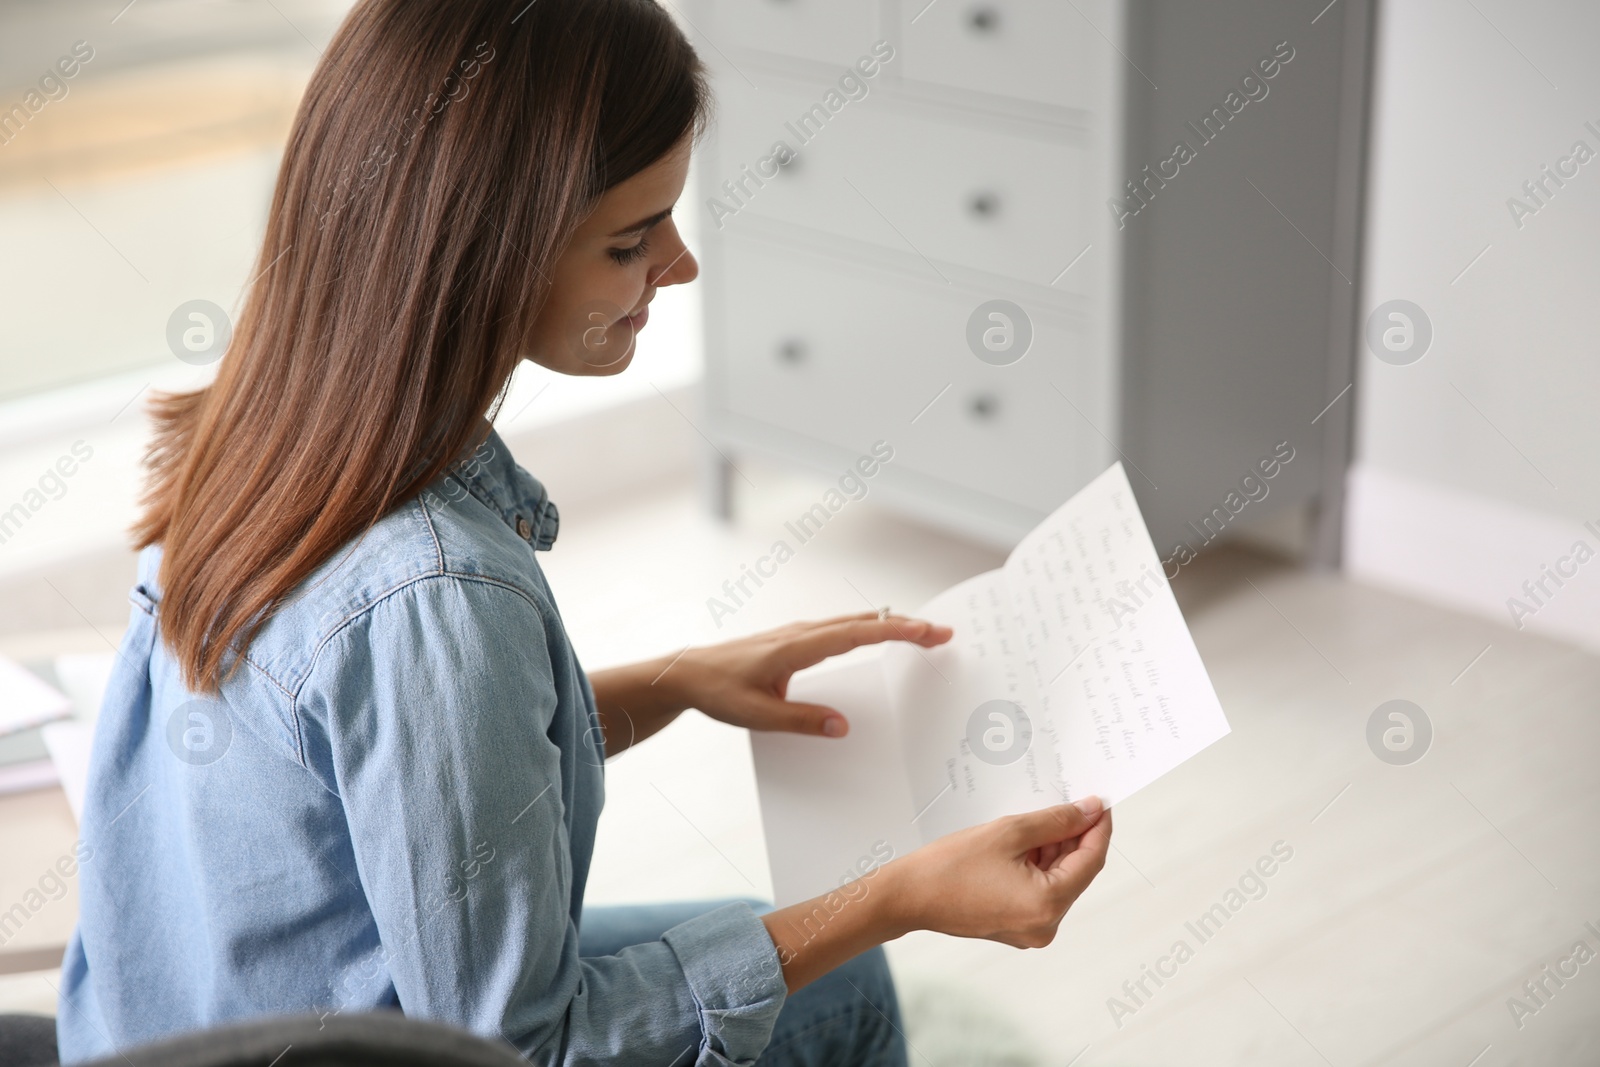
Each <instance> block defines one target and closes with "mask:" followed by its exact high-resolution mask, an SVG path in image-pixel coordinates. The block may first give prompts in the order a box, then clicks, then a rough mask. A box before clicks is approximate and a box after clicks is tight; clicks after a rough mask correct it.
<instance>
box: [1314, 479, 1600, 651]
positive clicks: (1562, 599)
mask: <svg viewBox="0 0 1600 1067" xmlns="http://www.w3.org/2000/svg"><path fill="white" fill-rule="evenodd" d="M1348 488H1349V498H1348V500H1347V503H1346V507H1345V571H1346V573H1347V574H1349V576H1350V577H1352V578H1354V579H1357V580H1359V581H1365V582H1370V583H1372V584H1374V585H1383V586H1388V587H1390V588H1393V589H1396V590H1399V591H1401V592H1404V593H1409V594H1411V595H1414V596H1417V597H1420V598H1422V599H1425V600H1432V601H1435V602H1438V603H1440V604H1444V605H1446V606H1449V607H1454V608H1459V609H1462V610H1465V611H1469V612H1471V613H1473V614H1476V615H1481V616H1483V617H1485V618H1489V619H1493V620H1496V621H1498V622H1500V623H1502V624H1504V625H1505V626H1506V627H1507V628H1511V629H1524V630H1529V631H1533V632H1536V633H1543V634H1546V635H1548V636H1550V637H1555V638H1559V639H1562V640H1566V641H1569V642H1572V643H1574V644H1577V645H1581V646H1583V647H1585V648H1590V649H1594V650H1596V651H1600V515H1596V516H1593V517H1591V518H1589V519H1588V520H1587V522H1586V521H1585V520H1582V519H1574V518H1570V517H1567V516H1562V515H1554V514H1550V513H1547V512H1539V511H1533V510H1530V509H1527V508H1523V507H1520V506H1517V505H1513V504H1508V503H1506V502H1504V501H1501V500H1496V499H1493V498H1490V497H1485V496H1479V495H1477V494H1473V493H1466V492H1463V491H1461V490H1459V489H1453V488H1449V487H1447V486H1443V485H1440V484H1438V483H1434V482H1426V481H1419V480H1417V479H1414V478H1410V477H1406V476H1403V475H1397V474H1394V473H1391V472H1389V471H1385V470H1382V469H1380V468H1377V467H1373V466H1371V465H1368V464H1357V465H1355V466H1353V467H1352V468H1351V469H1350V473H1349V480H1348ZM1580 542H1582V543H1583V544H1585V545H1587V546H1588V551H1589V552H1590V553H1593V554H1594V558H1591V559H1588V560H1587V562H1584V563H1579V562H1577V560H1576V558H1575V557H1574V555H1573V549H1574V548H1575V547H1576V546H1577V545H1578V544H1579V543H1580ZM1563 557H1565V558H1566V559H1567V561H1568V562H1566V563H1565V564H1562V567H1563V569H1565V570H1567V571H1569V572H1575V573H1571V574H1570V575H1569V576H1566V577H1562V576H1560V575H1554V569H1555V568H1556V567H1557V565H1558V564H1559V563H1560V561H1561V560H1562V559H1563ZM1552 575H1554V576H1553V577H1552ZM1558 582H1559V584H1558ZM1525 583H1526V584H1525ZM1540 583H1542V586H1543V587H1542V589H1541V588H1540ZM1513 600H1515V601H1517V602H1519V603H1520V604H1521V605H1522V609H1523V610H1518V611H1516V612H1514V611H1513V609H1514V608H1515V607H1516V605H1515V604H1512V603H1510V602H1511V601H1513Z"/></svg>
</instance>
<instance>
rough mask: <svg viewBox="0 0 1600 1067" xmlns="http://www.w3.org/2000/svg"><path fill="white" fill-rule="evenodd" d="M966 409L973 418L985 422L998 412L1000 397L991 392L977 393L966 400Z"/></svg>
mask: <svg viewBox="0 0 1600 1067" xmlns="http://www.w3.org/2000/svg"><path fill="white" fill-rule="evenodd" d="M967 411H968V412H969V413H970V414H971V415H972V417H973V418H975V419H979V420H981V421H983V422H987V421H989V420H990V419H993V418H994V417H995V416H996V415H999V414H1000V398H999V397H997V396H995V395H994V394H993V393H978V394H976V395H974V396H973V397H972V399H970V400H968V401H967Z"/></svg>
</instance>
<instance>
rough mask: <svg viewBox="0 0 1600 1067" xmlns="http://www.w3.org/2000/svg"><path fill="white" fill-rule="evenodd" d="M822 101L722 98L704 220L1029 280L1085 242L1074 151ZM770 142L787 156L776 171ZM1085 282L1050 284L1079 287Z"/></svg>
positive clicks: (770, 95)
mask: <svg viewBox="0 0 1600 1067" xmlns="http://www.w3.org/2000/svg"><path fill="white" fill-rule="evenodd" d="M724 87H725V88H731V87H728V86H724ZM822 95H823V92H822V90H820V89H819V90H818V91H817V93H816V94H815V95H813V96H809V97H808V96H806V95H803V94H800V93H793V92H781V93H780V92H777V91H773V90H763V91H762V92H761V93H758V94H757V93H748V92H744V93H741V92H737V91H731V92H727V93H725V94H724V95H723V96H722V98H721V100H720V102H719V109H720V112H719V120H718V130H717V138H716V146H717V147H716V161H715V164H714V165H713V167H712V168H711V170H712V176H713V177H714V178H715V182H714V183H713V184H715V183H720V182H727V183H729V185H728V186H724V187H722V188H714V189H712V190H711V192H712V193H714V194H716V199H717V202H718V203H719V204H720V205H721V207H720V208H713V207H712V206H711V204H710V203H708V204H707V205H705V209H706V210H707V211H708V213H709V214H711V215H712V216H713V224H714V225H716V226H717V227H718V228H720V229H735V228H737V226H738V216H739V214H741V213H743V212H746V211H749V212H752V213H755V214H758V215H762V216H765V217H767V218H772V219H776V220H779V221H782V222H787V223H792V224H795V225H800V226H806V227H809V228H812V229H816V230H822V231H826V232H829V233H833V234H837V235H839V236H843V237H850V238H854V239H856V240H864V241H869V242H871V243H874V244H878V245H882V246H884V247H886V248H892V249H896V250H898V251H901V252H905V253H915V254H918V255H920V256H923V257H926V258H927V259H930V260H934V261H943V262H946V263H955V264H959V265H961V266H966V267H971V268H974V269H977V270H982V271H987V272H989V273H993V274H999V275H1002V276H1005V277H1012V278H1018V279H1021V280H1024V281H1031V282H1034V283H1035V284H1039V285H1049V284H1050V283H1051V282H1052V281H1053V280H1054V279H1056V278H1057V276H1058V275H1060V273H1061V271H1062V269H1063V268H1065V267H1066V266H1067V264H1068V263H1070V262H1071V261H1072V260H1073V258H1074V257H1075V256H1077V254H1078V253H1079V252H1081V251H1082V250H1083V249H1084V247H1085V246H1086V245H1088V244H1089V242H1090V240H1091V237H1090V232H1091V227H1092V225H1093V223H1092V220H1091V216H1090V212H1091V211H1092V210H1093V205H1092V204H1091V203H1090V199H1091V198H1090V196H1089V185H1090V180H1091V179H1090V174H1089V161H1088V153H1087V152H1086V151H1085V149H1084V148H1082V147H1080V146H1078V145H1075V144H1070V143H1058V142H1050V141H1042V140H1036V139H1034V138H1029V137H1022V136H1018V135H1015V134H1011V133H1004V132H999V131H995V130H984V129H981V128H979V127H976V126H969V125H966V124H960V125H956V124H951V123H944V122H940V121H938V120H936V119H931V118H926V117H922V116H920V115H914V114H907V113H904V112H899V111H896V110H895V109H894V108H893V106H892V104H890V103H889V102H887V101H883V100H880V99H878V98H876V97H874V96H873V95H871V94H870V93H869V94H868V95H867V97H866V98H864V99H862V100H859V101H854V102H851V103H848V104H846V105H845V106H844V107H843V108H841V110H839V111H838V112H837V113H836V114H831V115H830V114H829V113H828V110H827V108H826V107H825V106H821V105H820V103H819V101H820V100H821V99H822ZM814 105H816V109H815V110H814V109H813V106H814ZM824 116H826V117H824ZM802 117H808V118H806V120H805V121H804V122H802ZM780 142H781V143H782V144H783V145H786V146H787V147H788V148H790V149H792V150H793V155H792V156H790V157H787V158H789V160H790V161H789V162H788V163H787V165H782V166H780V165H779V162H780V161H781V159H783V158H785V157H784V155H783V154H781V153H776V154H775V149H776V148H777V146H778V144H779V143H780ZM767 175H772V176H771V177H767ZM935 271H936V268H933V267H930V268H929V276H930V277H936V274H935ZM1087 274H1088V272H1081V273H1080V272H1074V274H1069V275H1068V276H1067V277H1066V278H1064V279H1063V280H1062V282H1061V284H1060V286H1059V288H1061V289H1062V290H1063V291H1073V292H1080V293H1082V292H1085V291H1086V287H1087V284H1088V283H1087V280H1086V279H1087Z"/></svg>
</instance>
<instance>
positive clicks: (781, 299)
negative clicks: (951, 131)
mask: <svg viewBox="0 0 1600 1067" xmlns="http://www.w3.org/2000/svg"><path fill="white" fill-rule="evenodd" d="M725 247H726V260H725V262H724V263H723V270H724V278H723V282H722V285H723V303H722V308H721V314H722V315H723V316H724V321H723V323H722V327H723V329H722V337H723V338H724V341H725V347H724V348H723V349H722V350H721V351H719V352H718V353H716V354H715V356H714V358H713V363H712V367H711V379H712V386H713V392H712V402H713V404H714V405H715V406H717V407H718V408H720V409H722V410H724V411H727V412H731V413H734V414H737V415H741V416H745V417H747V418H753V419H757V420H759V421H761V422H765V423H768V424H770V425H773V426H777V427H781V428H783V429H787V430H790V431H793V432H795V433H798V434H802V435H805V436H807V437H810V438H813V439H815V440H819V441H825V442H829V443H833V444H838V445H842V446H844V447H848V448H851V449H857V450H861V451H865V450H867V449H868V448H869V447H870V446H871V445H872V443H873V442H874V441H877V440H880V439H882V440H886V441H888V442H889V443H890V444H892V445H893V446H894V448H895V459H894V461H893V462H894V467H895V468H896V469H897V470H907V471H915V472H917V473H920V474H923V475H927V476H931V477H934V478H937V479H940V480H942V481H945V482H948V483H951V484H953V485H957V486H960V487H963V488H967V489H973V490H976V491H978V492H982V493H987V494H989V495H991V496H995V497H999V498H1001V499H1003V500H1007V501H1011V502H1014V503H1016V504H1020V505H1023V506H1026V507H1031V508H1037V509H1039V510H1050V509H1053V508H1055V507H1057V506H1058V505H1059V504H1061V502H1062V501H1063V500H1065V499H1066V498H1067V497H1068V496H1069V495H1070V494H1071V493H1072V491H1073V490H1075V489H1076V488H1078V487H1079V486H1081V485H1082V484H1083V483H1084V482H1085V481H1086V480H1087V479H1088V478H1089V477H1092V476H1093V475H1094V474H1096V473H1098V472H1099V471H1100V470H1101V469H1102V468H1103V467H1104V466H1105V463H1106V462H1108V460H1107V459H1106V453H1107V451H1108V448H1109V446H1107V445H1106V443H1105V441H1104V439H1103V438H1101V437H1100V436H1099V435H1098V433H1097V432H1096V430H1095V428H1094V427H1093V426H1091V425H1090V424H1089V422H1088V421H1086V420H1087V419H1093V420H1095V422H1096V423H1097V424H1098V425H1099V426H1100V427H1101V428H1102V429H1105V430H1107V431H1108V432H1110V431H1111V429H1112V428H1111V427H1110V426H1109V424H1108V423H1107V421H1105V420H1106V419H1108V418H1109V416H1107V415H1106V414H1105V413H1106V412H1107V411H1109V410H1110V406H1111V405H1110V399H1109V395H1108V392H1107V390H1108V382H1107V379H1106V375H1105V373H1104V369H1103V368H1104V363H1103V361H1102V360H1100V359H1099V358H1097V357H1096V355H1095V353H1094V352H1093V350H1092V349H1091V347H1090V345H1089V344H1088V343H1087V342H1086V340H1085V338H1084V337H1083V336H1082V335H1081V334H1080V333H1079V332H1078V331H1077V330H1075V329H1073V328H1072V327H1071V326H1070V325H1069V324H1068V323H1066V322H1064V321H1062V320H1059V319H1056V318H1054V317H1053V316H1046V315H1044V314H1040V313H1038V312H1037V311H1032V312H1031V313H1030V319H1031V321H1032V326H1033V335H1034V336H1033V341H1032V345H1031V347H1030V349H1029V350H1028V354H1027V355H1026V356H1025V357H1023V358H1022V359H1021V360H1020V361H1018V362H1016V363H1012V364H1010V365H1007V366H995V365H992V364H990V363H987V362H984V361H982V360H979V359H978V358H977V357H976V356H975V355H974V354H973V352H972V350H971V349H970V348H969V347H968V341H967V332H968V320H969V318H971V316H972V313H973V311H974V309H975V308H976V307H977V306H978V305H979V304H980V303H981V302H983V300H984V299H985V298H984V297H983V296H979V295H975V294H970V295H969V294H967V293H965V292H962V291H958V290H948V289H945V288H944V287H942V286H939V287H932V286H929V287H924V286H921V285H918V284H917V283H915V282H911V281H899V280H896V279H893V278H889V277H888V276H879V275H877V274H875V273H874V274H868V273H865V272H863V273H859V274H858V273H856V272H855V271H854V270H853V269H849V268H846V267H845V266H844V265H842V264H840V265H837V266H835V265H832V264H829V263H826V262H823V261H820V260H813V259H811V258H810V257H803V256H797V255H795V254H793V253H789V252H787V251H783V250H779V249H776V248H772V247H768V246H761V245H757V244H755V243H753V242H746V241H730V242H727V244H726V246H725ZM1058 390H1059V391H1058ZM1063 394H1065V397H1064V396H1063ZM1067 398H1070V403H1069V401H1068V399H1067ZM1074 405H1076V407H1077V409H1079V410H1074ZM1079 411H1081V412H1082V414H1080V413H1079Z"/></svg>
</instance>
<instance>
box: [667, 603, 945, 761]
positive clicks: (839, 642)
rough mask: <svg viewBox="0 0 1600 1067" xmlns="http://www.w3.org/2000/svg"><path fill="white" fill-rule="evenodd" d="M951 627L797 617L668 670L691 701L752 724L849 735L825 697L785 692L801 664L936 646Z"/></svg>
mask: <svg viewBox="0 0 1600 1067" xmlns="http://www.w3.org/2000/svg"><path fill="white" fill-rule="evenodd" d="M951 633H952V631H951V629H950V627H948V626H935V625H934V624H933V623H931V622H929V621H927V620H926V619H911V618H907V617H906V616H904V615H890V616H888V617H887V618H883V619H880V618H878V613H877V612H875V611H869V612H864V613H862V614H860V615H841V616H839V617H838V618H833V619H824V620H822V621H821V622H796V623H791V624H790V625H788V626H782V627H779V628H778V629H776V630H767V631H765V632H764V633H759V634H752V635H751V636H749V637H741V638H738V639H736V640H733V641H727V642H724V643H723V644H720V645H706V646H704V647H701V648H690V649H689V650H688V651H686V652H684V653H683V655H682V657H680V658H679V660H678V662H677V663H675V664H674V665H673V666H672V667H670V668H669V669H668V673H669V674H677V675H678V678H677V679H676V685H675V688H676V690H677V691H678V693H679V695H680V697H681V698H682V700H683V702H684V703H685V704H686V705H688V706H689V707H694V708H699V709H700V710H701V711H702V712H704V713H705V714H707V715H709V716H711V717H712V718H713V719H717V720H720V721H722V722H725V723H728V724H730V725H732V726H743V727H745V728H746V729H749V730H786V731H789V732H791V733H797V734H819V735H825V736H828V737H842V736H844V734H845V732H846V730H848V728H849V725H848V723H846V722H845V718H844V716H843V715H841V714H839V712H838V711H836V710H834V709H833V708H829V707H824V706H823V705H821V704H804V703H800V702H797V701H791V700H788V699H786V694H787V693H788V691H789V679H790V677H792V676H793V675H794V672H795V671H798V670H802V669H804V668H806V667H810V666H812V665H813V664H817V663H821V662H822V661H823V660H825V659H827V658H828V657H829V656H837V655H840V654H841V653H844V652H848V651H850V650H851V649H852V648H858V647H860V646H861V645H875V644H877V643H879V642H880V641H910V642H911V643H913V644H917V645H921V646H922V647H923V648H931V647H932V646H934V645H942V644H944V642H946V641H948V640H950V635H951Z"/></svg>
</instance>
